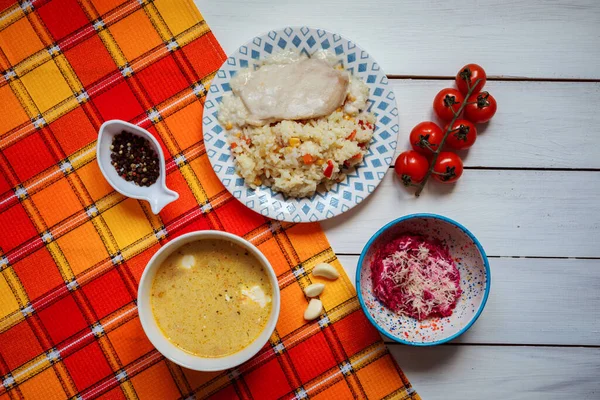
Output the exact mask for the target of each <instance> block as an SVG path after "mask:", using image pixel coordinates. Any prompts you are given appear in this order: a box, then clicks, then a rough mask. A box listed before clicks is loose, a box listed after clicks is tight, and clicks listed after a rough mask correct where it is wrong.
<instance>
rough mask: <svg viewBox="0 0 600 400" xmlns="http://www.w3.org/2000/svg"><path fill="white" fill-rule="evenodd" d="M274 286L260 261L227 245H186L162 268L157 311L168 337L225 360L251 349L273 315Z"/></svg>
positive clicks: (154, 290) (221, 242)
mask: <svg viewBox="0 0 600 400" xmlns="http://www.w3.org/2000/svg"><path fill="white" fill-rule="evenodd" d="M270 293H271V283H270V282H269V277H268V276H267V273H266V271H265V270H264V269H263V267H262V265H261V264H260V262H259V261H258V260H257V259H256V258H255V257H254V256H253V255H252V254H251V253H250V252H249V251H247V250H246V249H244V248H242V247H240V246H238V245H236V244H234V243H232V242H228V241H225V240H213V239H207V240H198V241H196V242H192V243H188V244H185V245H183V246H181V247H180V248H179V249H177V250H176V251H174V252H173V253H172V254H171V255H170V256H169V257H168V258H167V259H166V260H165V261H164V262H163V264H162V265H161V266H160V267H159V269H158V271H157V273H156V277H155V278H154V282H153V285H152V293H151V294H152V297H151V302H152V310H153V314H154V318H155V319H156V322H157V323H158V326H159V327H160V328H161V330H162V332H163V333H164V335H165V336H166V337H167V338H168V339H169V340H170V341H171V342H172V343H174V344H175V345H177V346H178V347H180V348H181V349H183V350H185V351H187V352H189V353H192V354H195V355H197V356H201V357H223V356H226V355H229V354H232V353H235V352H238V351H240V350H242V349H243V348H244V347H246V346H248V345H249V344H250V343H252V341H254V339H256V337H257V336H258V335H259V334H260V332H261V331H262V330H263V328H264V326H265V324H266V323H267V321H268V319H269V314H270V312H271V296H270Z"/></svg>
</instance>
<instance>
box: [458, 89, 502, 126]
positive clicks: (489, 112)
mask: <svg viewBox="0 0 600 400" xmlns="http://www.w3.org/2000/svg"><path fill="white" fill-rule="evenodd" d="M468 103H472V104H468ZM497 108H498V104H497V103H496V99H494V97H493V96H492V95H491V94H489V93H488V92H479V93H477V94H474V95H472V96H471V97H469V100H467V105H466V106H465V118H466V119H468V120H469V121H471V122H474V123H476V124H481V123H483V122H488V121H489V120H490V119H492V117H493V116H494V114H496V109H497Z"/></svg>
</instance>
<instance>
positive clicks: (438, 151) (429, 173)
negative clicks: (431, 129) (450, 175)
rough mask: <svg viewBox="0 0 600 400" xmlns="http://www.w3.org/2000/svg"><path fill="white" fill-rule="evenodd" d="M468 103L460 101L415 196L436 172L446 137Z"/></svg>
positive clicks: (471, 92)
mask: <svg viewBox="0 0 600 400" xmlns="http://www.w3.org/2000/svg"><path fill="white" fill-rule="evenodd" d="M480 81H481V79H477V80H476V81H475V83H474V84H473V86H471V87H469V90H468V91H467V94H466V95H465V99H468V98H469V97H471V95H472V94H473V92H474V91H475V90H474V89H475V88H476V87H477V85H478V84H479V82H480ZM466 105H467V102H466V101H463V102H462V103H460V107H459V108H458V111H457V112H455V113H454V118H452V121H450V123H449V124H448V128H447V129H446V132H444V137H442V140H441V141H440V144H439V145H438V147H437V150H435V151H434V152H433V157H432V158H431V162H430V163H429V169H428V170H427V173H426V174H425V178H423V180H422V181H421V182H420V183H419V184H418V185H417V191H416V192H415V196H417V197H419V196H420V195H421V192H422V191H423V188H425V184H426V183H427V181H428V180H429V178H430V177H431V175H432V174H434V173H435V172H434V171H433V167H434V166H435V163H436V161H437V159H438V156H439V155H440V153H441V152H442V148H443V147H444V143H446V139H447V138H448V136H449V135H450V132H452V126H453V125H454V123H455V122H456V120H457V119H458V116H459V115H460V114H461V113H462V111H463V109H464V108H465V106H466ZM451 109H452V107H451ZM452 111H454V109H452ZM436 174H437V173H436ZM442 175H446V174H445V173H442Z"/></svg>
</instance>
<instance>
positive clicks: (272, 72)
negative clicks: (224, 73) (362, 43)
mask: <svg viewBox="0 0 600 400" xmlns="http://www.w3.org/2000/svg"><path fill="white" fill-rule="evenodd" d="M348 81H349V78H348V73H347V72H346V71H340V70H337V69H334V68H332V67H331V66H330V65H329V64H327V63H326V62H325V61H322V60H317V59H312V58H310V59H307V60H302V61H299V62H296V63H291V64H285V65H264V66H262V67H261V68H260V69H259V70H257V71H248V72H246V73H245V74H242V75H240V76H237V77H236V80H235V82H232V83H234V84H232V89H233V91H234V93H235V94H236V95H238V96H239V97H240V98H241V99H242V101H243V102H244V105H245V106H246V108H247V109H248V111H249V112H250V114H251V115H250V117H249V118H248V121H249V122H250V123H252V124H253V125H264V124H265V123H268V122H276V121H280V120H283V119H291V120H298V119H309V118H318V117H322V116H325V115H329V114H331V113H332V112H333V111H335V110H336V109H337V108H338V107H340V106H341V105H342V104H343V103H344V99H345V98H346V93H347V89H348Z"/></svg>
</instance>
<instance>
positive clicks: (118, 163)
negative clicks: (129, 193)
mask: <svg viewBox="0 0 600 400" xmlns="http://www.w3.org/2000/svg"><path fill="white" fill-rule="evenodd" d="M110 150H111V155H110V160H111V164H112V166H113V167H115V170H116V171H117V173H118V174H119V175H120V176H121V178H123V179H125V180H127V181H130V182H133V183H135V184H136V185H138V186H150V185H152V184H153V183H154V182H156V180H157V179H158V174H159V172H160V167H159V164H158V155H157V154H156V152H155V151H154V149H152V146H151V145H150V142H149V141H148V140H147V139H145V138H143V137H141V136H137V135H134V134H133V133H130V132H126V131H122V132H121V133H119V134H118V135H115V136H114V137H113V141H112V144H111V146H110Z"/></svg>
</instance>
